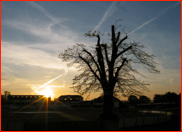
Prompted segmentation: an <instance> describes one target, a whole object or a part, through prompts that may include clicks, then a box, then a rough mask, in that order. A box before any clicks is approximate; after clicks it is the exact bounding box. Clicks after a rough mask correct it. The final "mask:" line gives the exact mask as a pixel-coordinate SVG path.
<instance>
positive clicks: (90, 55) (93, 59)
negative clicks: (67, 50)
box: [83, 49, 101, 76]
mask: <svg viewBox="0 0 182 132" xmlns="http://www.w3.org/2000/svg"><path fill="white" fill-rule="evenodd" d="M83 51H84V52H86V53H87V54H88V55H89V56H90V57H91V58H92V60H93V62H94V63H95V65H96V66H97V69H98V71H99V74H100V76H101V70H100V67H99V65H98V64H97V62H96V61H95V59H94V57H93V56H92V54H91V53H90V52H89V51H87V50H86V49H83Z"/></svg>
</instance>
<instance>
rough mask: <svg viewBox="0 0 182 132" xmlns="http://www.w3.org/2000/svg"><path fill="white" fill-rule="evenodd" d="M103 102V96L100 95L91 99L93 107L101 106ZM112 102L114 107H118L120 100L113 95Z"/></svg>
mask: <svg viewBox="0 0 182 132" xmlns="http://www.w3.org/2000/svg"><path fill="white" fill-rule="evenodd" d="M103 102H104V96H100V97H98V98H96V99H94V100H93V107H94V108H102V107H103ZM113 103H114V108H119V107H120V104H121V103H122V102H121V101H120V100H119V99H118V98H116V97H114V96H113Z"/></svg>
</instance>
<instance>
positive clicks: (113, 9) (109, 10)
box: [93, 1, 117, 31]
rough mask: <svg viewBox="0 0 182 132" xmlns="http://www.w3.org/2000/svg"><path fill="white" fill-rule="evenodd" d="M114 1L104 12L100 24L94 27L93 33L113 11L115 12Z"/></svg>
mask: <svg viewBox="0 0 182 132" xmlns="http://www.w3.org/2000/svg"><path fill="white" fill-rule="evenodd" d="M115 3H116V1H114V2H113V3H112V4H111V5H110V6H109V8H108V9H107V10H106V12H105V13H104V16H103V17H102V19H101V20H100V22H99V23H98V25H97V26H95V27H94V29H93V31H95V30H97V29H98V28H99V27H100V26H101V25H102V23H103V22H104V21H106V20H107V19H108V18H109V17H110V16H111V15H112V14H113V13H114V12H115V11H116V9H117V8H116V6H115Z"/></svg>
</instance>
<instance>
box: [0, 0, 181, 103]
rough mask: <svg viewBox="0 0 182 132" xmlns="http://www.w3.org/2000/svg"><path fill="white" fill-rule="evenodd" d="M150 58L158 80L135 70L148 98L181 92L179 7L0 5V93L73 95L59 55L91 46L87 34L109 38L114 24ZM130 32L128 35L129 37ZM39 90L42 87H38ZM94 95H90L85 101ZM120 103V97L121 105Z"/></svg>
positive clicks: (86, 3) (85, 3)
mask: <svg viewBox="0 0 182 132" xmlns="http://www.w3.org/2000/svg"><path fill="white" fill-rule="evenodd" d="M118 19H122V22H120V23H119V24H121V25H122V26H123V27H125V31H126V32H128V34H129V36H128V37H129V39H128V40H127V42H132V41H136V42H140V43H141V44H144V45H145V46H146V47H147V48H146V51H147V52H149V53H152V54H154V55H155V56H156V58H155V61H156V62H158V63H159V65H158V66H157V67H158V69H159V70H160V71H161V73H160V74H150V73H149V72H147V71H146V70H144V69H143V67H142V66H140V67H138V70H139V71H140V72H141V73H143V74H144V75H145V76H146V77H147V78H141V77H139V79H142V80H144V81H146V83H150V86H149V90H150V92H145V93H144V94H145V95H147V96H148V97H150V98H151V99H152V98H153V96H154V94H156V93H157V94H164V93H166V92H168V91H170V92H176V93H177V94H179V93H180V92H181V3H180V2H179V1H167V2H165V1H160V2H159V1H157V2H155V1H151V2H149V1H142V2H139V1H107V2H106V1H82V2H76V1H75V2H72V1H34V2H33V1H31V2H28V1H27V2H25V1H14V2H13V1H11V2H8V1H2V2H1V92H4V91H5V90H7V91H10V92H11V94H37V93H36V90H37V91H39V92H40V91H41V90H43V89H44V88H45V87H43V86H49V87H50V88H51V89H52V90H53V92H54V97H59V96H60V95H64V94H77V93H74V91H73V90H72V89H70V88H69V87H70V86H71V85H72V79H73V77H74V75H76V74H78V72H77V70H76V69H75V67H70V68H67V66H66V63H65V62H62V61H61V59H59V58H58V55H59V53H61V52H63V51H64V49H66V48H67V47H72V45H74V44H76V43H84V44H85V45H87V46H91V45H94V44H95V43H96V39H90V38H85V37H84V36H83V35H84V33H86V32H88V31H93V30H97V31H100V32H103V33H106V32H110V27H111V25H112V24H115V21H116V20H118ZM129 32H130V33H129ZM41 86H42V87H41ZM99 95H100V93H93V94H91V96H90V98H89V99H92V98H96V97H98V96H99ZM124 99H126V98H124V97H121V100H124Z"/></svg>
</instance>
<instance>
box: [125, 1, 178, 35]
mask: <svg viewBox="0 0 182 132" xmlns="http://www.w3.org/2000/svg"><path fill="white" fill-rule="evenodd" d="M180 3H181V2H176V3H174V4H173V5H171V6H169V7H168V8H166V9H165V10H163V11H162V12H160V13H159V14H158V15H157V16H156V17H154V18H152V19H150V20H149V21H147V22H145V23H144V24H142V25H141V26H139V27H137V28H136V29H134V30H133V31H131V32H130V33H128V35H130V34H132V33H134V32H136V31H137V30H138V29H140V28H142V27H143V26H145V25H147V24H149V23H150V22H152V21H154V20H156V19H157V18H158V17H160V16H161V15H163V14H164V13H166V12H167V11H168V10H171V9H173V8H175V7H176V6H177V5H179V4H180Z"/></svg>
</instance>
